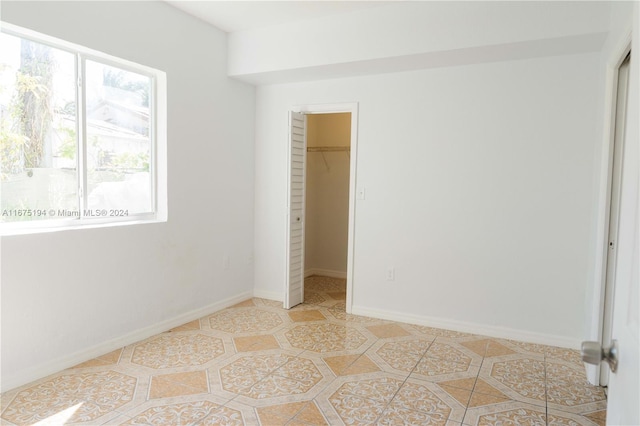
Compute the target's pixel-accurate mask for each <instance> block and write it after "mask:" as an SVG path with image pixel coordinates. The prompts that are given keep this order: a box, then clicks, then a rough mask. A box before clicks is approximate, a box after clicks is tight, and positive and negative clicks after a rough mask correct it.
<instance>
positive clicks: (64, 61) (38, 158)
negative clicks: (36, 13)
mask: <svg viewBox="0 0 640 426" xmlns="http://www.w3.org/2000/svg"><path fill="white" fill-rule="evenodd" d="M75 72H76V71H75V55H73V54H71V53H69V52H65V51H61V50H58V49H55V48H52V47H49V46H46V45H44V44H40V43H36V42H33V41H30V40H26V39H22V38H20V37H15V36H11V35H8V34H4V33H0V184H1V193H0V213H1V214H2V216H0V221H1V222H14V221H21V220H27V221H33V220H45V219H59V218H78V217H79V199H78V170H77V146H78V143H77V135H76V127H77V126H76V78H75Z"/></svg>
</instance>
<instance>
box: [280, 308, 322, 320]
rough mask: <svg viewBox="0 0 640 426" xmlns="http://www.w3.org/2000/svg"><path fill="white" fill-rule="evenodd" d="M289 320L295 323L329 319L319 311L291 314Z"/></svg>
mask: <svg viewBox="0 0 640 426" xmlns="http://www.w3.org/2000/svg"><path fill="white" fill-rule="evenodd" d="M289 318H291V321H294V322H304V321H323V320H326V319H327V317H325V316H324V315H322V312H320V311H318V310H317V309H313V310H306V311H295V312H289Z"/></svg>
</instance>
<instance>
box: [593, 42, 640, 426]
mask: <svg viewBox="0 0 640 426" xmlns="http://www.w3.org/2000/svg"><path fill="white" fill-rule="evenodd" d="M636 64H637V62H635V61H634V62H632V61H631V53H629V55H627V57H626V58H625V59H624V60H623V61H622V63H621V64H620V67H619V71H618V90H617V102H616V111H615V115H616V117H615V133H616V138H618V137H620V142H622V143H620V147H621V149H622V150H623V152H622V159H621V162H622V176H621V182H620V193H619V195H620V196H619V209H618V217H617V218H615V219H616V220H617V227H618V229H617V233H616V234H617V241H610V242H609V248H610V250H615V256H614V257H613V258H614V259H615V260H614V265H609V266H608V267H613V268H614V274H613V276H614V278H613V289H611V291H609V292H608V293H609V294H611V298H612V300H613V303H612V306H613V309H612V315H611V317H612V327H611V339H610V341H605V342H604V345H601V344H600V343H599V342H584V343H583V346H582V358H583V360H584V361H585V362H588V363H592V364H599V363H600V362H604V361H606V363H607V364H608V368H609V369H610V375H609V380H608V388H609V390H608V403H607V424H611V425H638V424H640V405H639V404H638V401H640V313H639V312H638V310H639V301H638V299H639V298H640V293H639V292H638V287H639V284H638V282H639V270H640V248H639V245H640V242H639V233H640V216H639V215H640V208H639V199H640V196H639V195H640V162H639V161H638V158H639V156H640V149H639V148H640V141H639V140H638V139H639V134H640V131H639V129H638V113H639V108H638V91H639V90H640V88H639V87H638V78H637V76H636V74H637V72H638V70H634V69H633V68H634V66H637V65H636ZM630 94H633V95H632V96H629V95H630ZM616 142H617V141H616ZM609 284H610V283H609ZM609 284H608V285H609ZM603 346H604V347H603ZM602 368H607V365H603V366H602Z"/></svg>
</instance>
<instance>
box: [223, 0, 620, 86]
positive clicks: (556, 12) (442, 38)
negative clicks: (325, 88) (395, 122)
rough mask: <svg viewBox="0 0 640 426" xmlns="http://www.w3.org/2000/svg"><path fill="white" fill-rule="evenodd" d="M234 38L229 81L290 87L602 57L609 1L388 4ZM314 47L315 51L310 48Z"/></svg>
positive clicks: (270, 28)
mask: <svg viewBox="0 0 640 426" xmlns="http://www.w3.org/2000/svg"><path fill="white" fill-rule="evenodd" d="M380 4H382V5H381V6H378V7H371V8H367V9H362V10H356V11H352V12H350V13H344V14H340V15H333V16H323V17H319V18H316V19H307V20H304V21H298V22H292V23H288V24H281V25H275V26H269V27H263V28H256V29H252V30H245V31H237V32H233V33H231V34H230V35H229V75H232V76H235V77H238V78H242V79H244V80H246V81H251V82H256V83H288V82H292V81H305V80H316V79H320V78H328V77H335V76H338V75H340V76H343V77H344V76H349V75H361V74H373V73H381V72H391V71H400V70H409V69H417V68H421V67H422V68H426V67H435V66H447V65H454V64H468V63H481V62H486V61H495V60H499V59H500V58H502V59H505V58H512V59H513V58H525V57H538V56H545V55H561V54H564V53H567V52H588V51H595V50H598V49H599V48H600V47H601V45H602V42H603V40H604V38H605V36H606V35H605V33H606V31H607V30H608V10H609V4H608V2H597V1H594V2H558V1H546V2H545V1H534V2H489V1H477V2H450V1H416V2H387V3H380ZM311 47H312V48H311Z"/></svg>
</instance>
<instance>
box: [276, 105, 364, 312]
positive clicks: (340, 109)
mask: <svg viewBox="0 0 640 426" xmlns="http://www.w3.org/2000/svg"><path fill="white" fill-rule="evenodd" d="M290 111H293V112H299V113H303V114H333V113H344V112H349V113H351V141H350V145H351V149H350V153H349V155H350V160H349V228H348V238H347V241H348V242H347V295H346V312H347V313H348V314H350V313H351V306H352V304H353V276H354V268H353V266H354V256H355V223H356V175H357V173H356V168H357V164H358V161H357V160H358V103H357V102H345V103H330V104H303V105H295V106H292V107H291V108H290ZM306 145H307V142H306V138H305V149H306ZM304 161H305V167H306V162H307V158H306V156H305V160H304ZM287 167H291V166H290V165H288V166H287ZM306 191H307V186H306V183H305V185H304V194H305V197H306ZM287 197H288V196H287ZM305 214H306V212H305ZM305 219H306V218H305ZM305 223H306V220H305ZM302 232H303V235H304V232H305V231H304V228H303V231H302ZM286 238H288V236H287V237H286ZM285 250H286V252H285V259H288V258H289V248H288V245H287V248H286V249H285ZM302 250H303V253H304V247H303V248H302ZM303 266H304V265H303ZM286 274H287V279H286V280H285V282H286V283H287V284H288V283H289V279H288V274H289V271H288V270H287V271H286ZM284 291H285V292H288V291H289V289H288V288H285V289H284ZM283 296H286V295H283ZM283 300H284V299H283Z"/></svg>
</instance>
